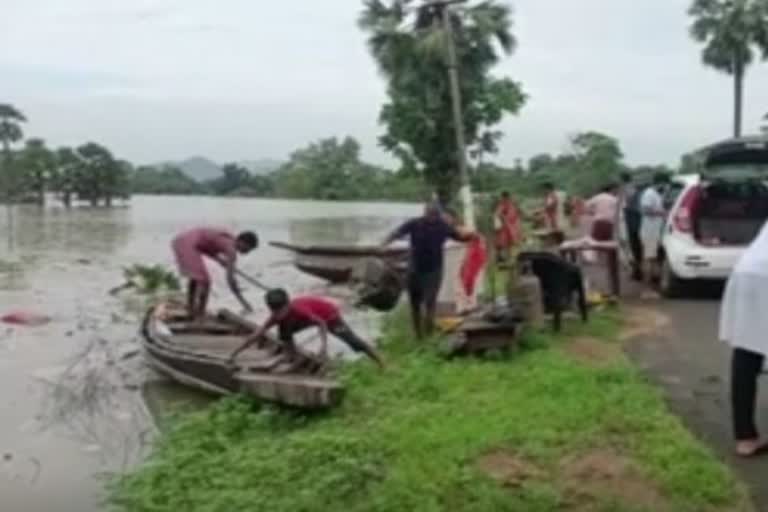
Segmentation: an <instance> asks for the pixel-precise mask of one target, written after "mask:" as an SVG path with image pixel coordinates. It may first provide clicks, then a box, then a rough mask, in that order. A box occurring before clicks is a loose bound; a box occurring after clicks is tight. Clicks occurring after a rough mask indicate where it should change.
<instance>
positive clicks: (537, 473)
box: [113, 314, 748, 512]
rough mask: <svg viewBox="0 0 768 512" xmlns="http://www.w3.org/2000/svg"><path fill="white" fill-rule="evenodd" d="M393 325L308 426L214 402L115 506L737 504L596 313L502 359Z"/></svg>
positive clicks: (299, 511) (221, 510)
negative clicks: (454, 355) (473, 354)
mask: <svg viewBox="0 0 768 512" xmlns="http://www.w3.org/2000/svg"><path fill="white" fill-rule="evenodd" d="M405 324H406V322H405V321H403V319H402V318H394V319H392V320H391V321H390V322H389V326H388V328H387V330H386V333H385V340H386V348H385V350H386V353H387V354H388V356H389V359H390V361H391V364H392V368H391V369H390V370H389V371H388V372H386V373H381V372H378V371H377V370H376V369H375V368H374V367H373V366H372V365H370V364H368V363H366V362H362V363H360V364H355V365H350V366H349V367H348V368H347V369H346V370H345V373H344V375H343V378H344V380H345V382H346V383H347V385H348V389H349V395H348V397H347V400H346V402H345V403H344V405H343V406H342V407H341V408H340V409H338V410H337V411H334V412H332V413H329V414H325V415H321V416H314V417H306V416H299V415H295V414H289V413H285V412H277V411H276V410H274V409H271V408H264V409H262V410H261V411H259V412H256V413H254V412H253V410H254V406H253V404H250V403H247V402H245V401H242V400H225V401H222V402H219V403H218V404H216V405H214V406H212V407H210V408H209V409H208V410H205V411H203V412H199V413H194V414H191V415H188V416H185V417H183V418H181V419H180V420H179V421H177V422H175V423H174V426H173V427H172V428H170V429H169V430H168V431H167V433H166V435H165V436H164V437H163V438H162V439H161V440H160V441H159V444H158V445H157V447H156V449H155V451H154V454H153V456H152V457H151V458H150V460H149V461H148V462H147V463H146V464H145V465H144V466H143V467H141V468H139V469H138V470H137V472H136V473H134V474H131V475H128V476H126V477H124V478H123V479H121V480H120V481H119V482H117V484H116V486H115V488H114V493H113V502H114V503H115V504H116V505H117V506H118V508H119V509H121V510H126V511H130V512H166V511H173V512H178V511H185V512H186V511H190V512H191V511H195V512H197V511H199V512H230V511H243V512H246V511H261V510H264V511H270V512H281V511H290V512H310V511H318V512H320V511H331V510H338V511H349V512H354V511H377V512H379V511H380V512H385V511H392V512H395V511H398V512H400V511H410V510H419V511H473V512H486V511H487V512H503V511H520V512H523V511H524V512H535V511H551V510H562V509H565V510H605V511H624V510H626V511H640V510H653V511H661V510H669V511H675V512H678V511H697V512H700V511H706V510H747V509H748V508H747V507H746V506H745V505H744V503H745V501H744V491H743V489H742V487H741V486H740V484H738V483H737V482H736V481H735V480H734V478H733V477H732V475H731V474H730V472H729V471H728V470H727V469H726V468H725V467H724V466H723V465H722V464H721V463H720V462H718V461H717V460H716V459H715V457H714V456H713V455H712V454H710V453H709V452H708V451H707V450H706V449H704V448H703V447H702V446H701V445H700V444H698V443H697V442H696V441H695V440H694V439H693V438H692V437H691V436H690V435H689V433H688V432H687V431H686V430H685V429H684V428H683V427H682V426H681V424H680V422H679V421H678V420H677V419H676V418H674V417H672V416H671V415H670V414H669V413H667V412H666V408H665V406H664V403H663V401H662V399H661V398H660V395H659V393H658V392H657V391H656V390H655V389H654V388H653V387H651V385H650V384H648V383H646V381H645V380H644V379H643V378H642V377H641V376H640V375H639V374H638V372H637V371H636V370H635V369H634V368H633V367H632V366H631V365H630V364H629V363H628V362H627V360H626V359H625V358H624V357H623V355H622V354H621V351H620V349H619V347H618V345H617V343H616V342H614V341H612V340H613V339H614V338H615V337H616V334H617V332H618V319H617V317H616V316H614V315H610V314H604V315H602V316H598V317H597V318H595V319H594V320H593V321H592V322H591V323H590V324H589V325H588V326H581V325H569V326H568V328H567V330H566V333H565V335H563V336H562V337H554V336H551V335H549V334H530V335H528V336H527V337H526V340H525V345H526V348H525V350H523V351H522V352H520V353H518V354H515V355H512V356H510V357H508V358H498V359H491V360H482V361H481V360H478V359H466V360H456V361H452V362H446V361H443V360H441V359H440V358H439V357H438V356H437V355H436V353H435V351H434V350H433V349H432V348H428V347H421V348H420V347H417V346H416V345H414V344H413V343H412V342H410V340H409V339H408V336H407V334H406V332H405V330H404V326H405Z"/></svg>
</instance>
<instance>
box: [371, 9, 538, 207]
mask: <svg viewBox="0 0 768 512" xmlns="http://www.w3.org/2000/svg"><path fill="white" fill-rule="evenodd" d="M363 4H364V8H363V11H362V13H361V15H360V18H359V21H358V23H359V26H360V28H361V29H362V30H363V31H365V32H366V33H367V34H368V47H369V50H370V52H371V55H372V56H373V58H374V60H375V61H376V64H377V66H378V68H379V71H380V72H381V74H382V75H383V76H384V78H385V79H386V81H387V85H388V95H389V99H390V101H389V103H388V104H386V105H384V107H383V109H382V111H381V116H380V120H381V122H382V123H383V124H384V125H386V126H387V133H386V134H385V135H384V136H383V137H381V144H382V145H383V146H384V147H385V148H386V149H387V150H389V151H390V152H392V153H393V154H395V156H397V157H398V158H400V159H401V160H402V161H403V165H404V167H406V168H417V169H420V170H421V171H423V173H424V175H425V177H426V178H427V180H428V181H429V182H431V184H432V185H434V186H435V187H436V188H437V189H438V192H439V195H440V196H441V198H442V199H445V197H446V196H447V195H450V193H451V192H452V190H454V188H455V184H456V178H457V177H458V172H457V170H458V165H457V164H458V161H457V154H455V152H453V151H450V150H449V148H452V147H454V144H455V142H454V141H455V139H454V133H455V132H454V120H453V116H452V111H451V93H450V88H449V82H448V79H447V77H446V65H447V64H448V53H447V48H448V42H449V39H448V38H449V37H451V34H448V33H447V31H446V30H445V27H444V25H443V23H442V22H441V18H442V13H443V11H442V9H444V8H445V7H444V6H442V5H435V4H423V3H422V2H421V1H420V0H419V1H417V0H364V2H363ZM450 16H451V32H452V34H453V39H454V41H455V47H456V53H457V60H458V67H459V79H460V90H461V96H462V98H461V99H462V104H461V110H462V112H463V113H464V119H463V123H464V132H465V134H466V143H467V146H468V147H472V148H474V149H475V151H478V150H480V151H483V152H493V151H495V139H494V138H493V137H492V136H485V137H484V136H483V135H484V134H485V133H491V132H487V131H485V129H486V128H487V127H488V126H490V125H493V124H496V123H498V122H499V121H500V120H501V117H502V116H503V114H505V113H508V112H509V113H514V112H516V111H517V110H518V109H519V107H520V106H521V105H522V103H523V100H524V96H523V94H522V92H520V90H519V88H518V86H517V84H514V83H513V82H511V81H509V80H506V79H494V78H492V77H491V76H490V75H489V71H490V70H491V68H492V67H493V66H494V65H495V64H497V63H498V62H499V60H500V59H501V58H502V57H503V56H504V55H507V54H510V53H511V52H512V51H513V50H514V48H515V44H516V43H515V38H514V36H513V35H512V33H511V29H510V27H511V25H512V20H511V18H512V15H511V11H510V8H509V7H508V6H507V5H505V4H504V3H501V2H499V1H497V0H485V1H482V2H479V3H475V4H471V5H454V6H452V7H451V11H450ZM491 98H493V99H492V100H491ZM491 104H493V105H491ZM447 149H448V150H447Z"/></svg>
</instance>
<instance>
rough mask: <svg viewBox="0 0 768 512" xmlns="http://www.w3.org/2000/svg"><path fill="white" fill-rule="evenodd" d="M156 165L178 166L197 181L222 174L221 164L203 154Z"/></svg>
mask: <svg viewBox="0 0 768 512" xmlns="http://www.w3.org/2000/svg"><path fill="white" fill-rule="evenodd" d="M156 165H157V167H162V166H164V165H170V166H173V167H178V168H179V169H181V170H182V171H183V172H184V174H186V175H187V176H189V177H190V178H192V179H194V180H197V181H205V180H210V179H213V178H218V176H219V174H221V166H219V164H217V163H216V162H213V161H211V160H208V159H207V158H205V157H203V156H193V157H191V158H187V159H186V160H180V161H178V162H160V163H158V164H156Z"/></svg>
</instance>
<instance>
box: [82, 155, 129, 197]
mask: <svg viewBox="0 0 768 512" xmlns="http://www.w3.org/2000/svg"><path fill="white" fill-rule="evenodd" d="M76 154H77V158H78V160H79V163H78V166H77V172H76V176H77V179H76V182H75V190H76V191H77V195H78V197H79V198H80V199H84V200H86V201H89V202H90V203H91V206H98V204H99V201H101V200H102V199H103V200H104V205H105V206H112V200H113V199H114V198H118V197H126V196H128V195H129V185H130V183H129V180H128V178H129V175H130V173H131V166H130V164H129V163H128V162H125V161H122V160H117V159H116V158H115V157H114V156H113V155H112V153H111V152H110V151H109V150H108V149H107V148H105V147H104V146H101V145H99V144H96V143H94V142H89V143H87V144H84V145H82V146H80V147H78V148H77V150H76Z"/></svg>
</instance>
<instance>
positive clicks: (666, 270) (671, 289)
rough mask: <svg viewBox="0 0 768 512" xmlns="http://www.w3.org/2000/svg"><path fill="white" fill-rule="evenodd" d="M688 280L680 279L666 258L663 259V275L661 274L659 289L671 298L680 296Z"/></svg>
mask: <svg viewBox="0 0 768 512" xmlns="http://www.w3.org/2000/svg"><path fill="white" fill-rule="evenodd" d="M685 285H686V281H685V280H684V279H680V278H679V277H677V274H675V271H674V270H672V267H671V266H670V264H669V261H667V259H666V258H664V259H662V260H661V276H659V291H661V294H662V295H663V296H664V297H667V298H669V299H674V298H678V297H680V296H681V295H682V293H683V291H684V289H685Z"/></svg>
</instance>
